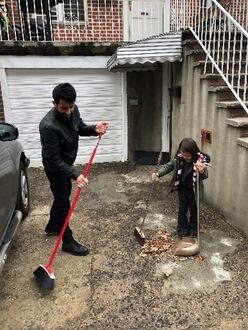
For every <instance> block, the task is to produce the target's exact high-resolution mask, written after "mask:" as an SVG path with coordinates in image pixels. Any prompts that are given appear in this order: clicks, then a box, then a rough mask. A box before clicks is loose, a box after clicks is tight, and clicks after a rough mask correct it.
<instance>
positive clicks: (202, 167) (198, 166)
mask: <svg viewBox="0 0 248 330" xmlns="http://www.w3.org/2000/svg"><path fill="white" fill-rule="evenodd" d="M195 165H196V169H197V171H198V172H199V173H203V172H204V171H205V168H206V165H204V164H203V163H201V162H199V161H197V163H196V164H195Z"/></svg>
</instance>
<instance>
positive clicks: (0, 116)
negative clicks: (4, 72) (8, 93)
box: [0, 84, 4, 122]
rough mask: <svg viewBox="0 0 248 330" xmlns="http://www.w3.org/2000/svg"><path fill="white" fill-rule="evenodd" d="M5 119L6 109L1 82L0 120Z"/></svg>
mask: <svg viewBox="0 0 248 330" xmlns="http://www.w3.org/2000/svg"><path fill="white" fill-rule="evenodd" d="M1 121H4V111H3V98H2V90H1V84H0V122H1Z"/></svg>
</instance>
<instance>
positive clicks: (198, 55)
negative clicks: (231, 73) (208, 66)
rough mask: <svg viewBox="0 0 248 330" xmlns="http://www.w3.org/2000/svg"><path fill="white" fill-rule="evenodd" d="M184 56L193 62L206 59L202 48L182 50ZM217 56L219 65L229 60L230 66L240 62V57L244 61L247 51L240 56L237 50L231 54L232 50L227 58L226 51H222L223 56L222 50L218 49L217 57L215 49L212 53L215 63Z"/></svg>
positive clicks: (243, 51)
mask: <svg viewBox="0 0 248 330" xmlns="http://www.w3.org/2000/svg"><path fill="white" fill-rule="evenodd" d="M233 53H234V54H233ZM184 54H185V56H193V58H194V60H195V61H201V60H205V58H206V53H205V51H204V50H203V49H202V48H201V49H187V48H184ZM211 56H213V53H211ZM218 56H219V63H222V62H223V61H224V62H226V61H227V60H229V63H230V64H231V63H233V62H234V61H240V56H241V58H242V60H243V61H246V59H247V51H246V50H242V54H241V52H240V51H239V50H236V51H235V52H233V50H232V49H231V50H230V51H229V56H228V53H227V50H226V49H225V50H224V54H223V51H222V49H220V51H219V55H218V51H217V49H215V53H214V59H215V61H217V57H218ZM233 57H234V58H233Z"/></svg>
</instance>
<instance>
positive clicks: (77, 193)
mask: <svg viewBox="0 0 248 330" xmlns="http://www.w3.org/2000/svg"><path fill="white" fill-rule="evenodd" d="M101 138H102V134H101V133H100V134H99V135H98V140H97V144H96V146H95V148H94V150H93V151H92V154H91V156H90V159H89V162H88V164H87V166H86V168H85V170H84V172H83V176H84V177H85V178H87V176H88V174H89V171H90V168H91V166H92V163H93V159H94V157H95V154H96V151H97V148H98V146H99V143H100V140H101ZM81 190H82V188H77V190H76V192H75V195H74V197H73V200H72V202H71V207H70V210H69V212H68V215H67V217H66V219H65V222H64V224H63V227H62V230H61V232H60V234H59V237H58V238H57V241H56V244H55V246H54V248H53V251H52V254H51V257H50V259H49V261H48V263H47V265H46V269H47V270H48V271H49V273H50V272H51V265H52V263H53V261H54V259H55V256H56V253H57V251H58V248H59V245H60V243H61V240H62V237H63V236H64V233H65V230H66V227H67V225H68V222H69V220H70V218H71V215H72V212H73V210H74V208H75V205H76V203H77V200H78V198H79V195H80V193H81Z"/></svg>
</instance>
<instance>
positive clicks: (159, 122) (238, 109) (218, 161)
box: [0, 0, 248, 233]
mask: <svg viewBox="0 0 248 330" xmlns="http://www.w3.org/2000/svg"><path fill="white" fill-rule="evenodd" d="M0 2H1V0H0ZM6 4H7V5H8V6H7V7H8V19H7V21H6V19H5V21H4V22H5V23H4V22H3V20H2V23H1V33H0V84H1V92H2V104H3V106H2V112H1V102H0V116H2V118H3V117H4V119H5V121H9V122H12V123H13V124H15V125H17V126H18V128H19V130H20V139H21V141H22V143H23V144H24V147H25V149H26V150H27V152H28V153H29V154H30V156H31V165H33V166H36V165H40V164H41V155H40V143H39V134H38V123H39V121H40V119H41V118H42V117H43V116H44V114H45V113H46V112H47V111H48V109H49V108H50V107H51V92H52V89H53V87H54V86H55V85H56V84H57V83H59V82H62V81H69V82H71V83H72V84H73V85H74V86H75V87H76V90H77V92H78V97H77V104H78V106H79V109H80V111H81V113H82V117H83V119H84V120H85V121H86V123H89V124H91V123H95V122H96V121H97V120H100V119H106V120H108V121H109V122H110V129H109V132H108V134H106V137H104V139H103V141H102V146H101V148H100V149H99V154H98V155H97V159H96V161H98V162H104V161H125V160H131V161H135V162H136V163H143V164H149V163H151V164H155V163H156V162H157V158H158V154H159V153H160V151H162V152H163V154H164V159H163V161H164V162H165V161H166V160H168V158H169V157H170V155H172V154H173V153H174V152H175V148H176V146H177V145H178V143H179V141H180V139H182V138H183V137H185V136H191V137H193V138H194V139H195V140H196V141H197V142H198V144H199V145H200V146H201V148H202V149H203V151H205V152H208V153H209V154H210V155H211V156H212V161H211V163H212V166H213V167H212V168H211V169H210V172H211V174H210V178H209V180H207V182H206V189H205V197H206V200H207V201H208V202H209V203H210V204H211V205H213V206H214V207H215V208H218V209H219V210H220V211H221V212H222V213H223V214H225V215H226V216H227V218H231V221H233V224H234V225H235V226H237V227H239V228H241V229H242V230H244V231H245V232H246V233H248V222H247V215H246V203H247V199H248V193H247V191H246V186H245V185H246V183H247V181H248V171H247V164H248V108H247V107H248V100H247V95H248V93H247V81H248V79H247V77H248V75H247V73H248V57H247V56H248V55H247V54H248V48H247V45H248V32H247V31H248V20H247V17H248V15H247V12H248V8H247V7H248V4H247V2H246V1H242V0H229V1H227V0H219V1H217V0H185V1H181V0H170V1H169V0H154V1H147V0H143V1H142V0H68V1H67V0H64V1H63V0H55V1H54V0H48V1H46V0H31V1H30V0H25V1H23V2H22V1H21V0H17V1H14V0H6V2H4V5H6ZM0 8H3V6H2V7H1V6H0ZM5 12H6V10H5ZM3 16H4V15H3V14H2V17H3ZM0 17H1V16H0ZM5 17H6V16H5ZM6 22H7V23H6ZM92 146H93V141H92V139H87V138H85V139H83V141H82V143H80V149H79V156H78V159H77V162H78V163H79V162H80V163H81V162H85V161H86V160H87V159H88V156H89V154H90V151H91V149H92ZM230 155H231V156H233V157H231V156H230ZM233 196H236V198H233Z"/></svg>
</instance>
